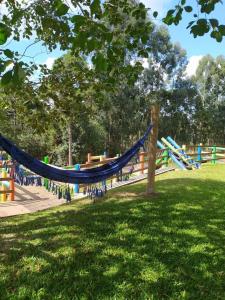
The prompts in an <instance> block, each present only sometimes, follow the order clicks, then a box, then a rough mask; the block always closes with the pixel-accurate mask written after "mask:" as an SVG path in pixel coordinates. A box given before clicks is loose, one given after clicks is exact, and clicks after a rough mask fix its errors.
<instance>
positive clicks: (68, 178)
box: [0, 125, 152, 184]
mask: <svg viewBox="0 0 225 300" xmlns="http://www.w3.org/2000/svg"><path fill="white" fill-rule="evenodd" d="M151 129H152V125H150V126H149V128H148V129H147V130H146V132H145V134H144V136H143V137H142V138H141V139H140V140H139V141H137V142H136V144H134V145H133V147H131V148H130V149H129V150H127V151H126V152H125V153H124V154H123V155H122V156H120V157H119V158H117V159H115V160H114V161H112V162H110V163H107V164H104V165H103V166H101V167H96V168H92V169H87V170H82V171H70V170H63V169H58V168H55V167H52V166H49V165H47V164H45V163H43V162H41V161H40V160H38V159H36V158H34V157H32V156H31V155H29V154H28V153H26V152H24V151H23V150H21V149H19V148H18V147H17V146H15V145H14V144H13V143H12V142H11V141H9V140H8V139H7V138H5V137H3V136H2V135H0V146H1V147H2V148H3V149H4V150H5V151H6V152H7V153H8V154H9V155H10V156H11V157H12V158H13V159H14V160H16V161H17V162H18V163H19V164H21V165H23V166H24V167H26V168H27V169H29V170H30V171H32V172H33V173H35V174H38V175H40V176H42V177H44V178H48V179H50V180H53V181H59V182H65V183H72V184H75V183H77V184H82V183H83V184H91V183H97V182H100V181H103V180H106V179H107V178H109V177H111V176H113V175H115V174H117V173H118V172H119V171H120V170H122V168H123V167H125V166H126V164H127V163H128V162H129V161H130V160H131V159H132V158H133V157H134V156H135V155H136V154H137V153H138V151H139V150H140V148H142V147H143V146H144V143H145V141H146V139H147V137H148V135H149V133H150V131H151Z"/></svg>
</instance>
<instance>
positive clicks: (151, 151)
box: [147, 104, 160, 195]
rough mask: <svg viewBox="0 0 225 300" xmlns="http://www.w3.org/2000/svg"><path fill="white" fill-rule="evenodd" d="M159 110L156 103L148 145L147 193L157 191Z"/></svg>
mask: <svg viewBox="0 0 225 300" xmlns="http://www.w3.org/2000/svg"><path fill="white" fill-rule="evenodd" d="M159 112H160V106H159V105H158V104H154V105H153V106H152V108H151V122H152V125H153V128H152V132H151V135H150V141H149V147H148V184H147V195H152V194H154V193H155V169H156V152H157V139H158V128H159Z"/></svg>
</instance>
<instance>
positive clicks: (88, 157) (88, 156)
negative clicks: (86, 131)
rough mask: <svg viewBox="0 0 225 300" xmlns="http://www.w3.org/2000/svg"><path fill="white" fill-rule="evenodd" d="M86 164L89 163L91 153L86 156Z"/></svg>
mask: <svg viewBox="0 0 225 300" xmlns="http://www.w3.org/2000/svg"><path fill="white" fill-rule="evenodd" d="M87 162H88V163H91V153H88V154H87Z"/></svg>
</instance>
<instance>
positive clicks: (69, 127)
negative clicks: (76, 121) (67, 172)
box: [68, 121, 73, 166]
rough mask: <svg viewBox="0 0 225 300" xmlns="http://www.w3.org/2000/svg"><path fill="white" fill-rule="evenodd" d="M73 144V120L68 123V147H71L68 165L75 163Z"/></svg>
mask: <svg viewBox="0 0 225 300" xmlns="http://www.w3.org/2000/svg"><path fill="white" fill-rule="evenodd" d="M72 144H73V137H72V127H71V122H70V121H69V123H68V148H69V153H68V165H69V166H72V165H73V157H72Z"/></svg>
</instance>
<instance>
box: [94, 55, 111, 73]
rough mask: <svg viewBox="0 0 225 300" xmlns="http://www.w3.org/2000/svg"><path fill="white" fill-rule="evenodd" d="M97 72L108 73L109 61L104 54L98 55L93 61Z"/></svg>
mask: <svg viewBox="0 0 225 300" xmlns="http://www.w3.org/2000/svg"><path fill="white" fill-rule="evenodd" d="M92 61H93V63H94V65H95V67H96V70H97V71H106V70H107V66H108V63H107V60H106V58H105V56H104V55H103V54H102V53H97V54H96V55H95V56H94V57H93V59H92Z"/></svg>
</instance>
